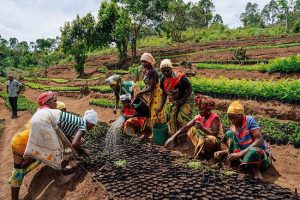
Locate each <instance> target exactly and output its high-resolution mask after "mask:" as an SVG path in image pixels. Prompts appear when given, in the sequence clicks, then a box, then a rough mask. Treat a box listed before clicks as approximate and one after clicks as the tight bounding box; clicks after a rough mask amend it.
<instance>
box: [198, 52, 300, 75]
mask: <svg viewBox="0 0 300 200" xmlns="http://www.w3.org/2000/svg"><path fill="white" fill-rule="evenodd" d="M196 68H198V69H225V70H244V71H260V72H269V73H276V72H282V73H300V56H290V57H287V58H277V59H274V60H271V61H270V62H269V64H259V65H253V66H249V65H248V66H247V65H221V64H205V63H199V64H197V66H196Z"/></svg>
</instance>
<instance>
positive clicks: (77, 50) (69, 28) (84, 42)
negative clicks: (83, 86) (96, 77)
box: [60, 13, 95, 77]
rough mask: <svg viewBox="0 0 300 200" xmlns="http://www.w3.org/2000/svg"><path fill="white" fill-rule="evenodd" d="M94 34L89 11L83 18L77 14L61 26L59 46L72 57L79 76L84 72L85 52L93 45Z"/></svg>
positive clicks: (93, 24)
mask: <svg viewBox="0 0 300 200" xmlns="http://www.w3.org/2000/svg"><path fill="white" fill-rule="evenodd" d="M94 36H95V20H94V17H93V16H92V14H91V13H88V14H87V15H86V16H85V17H83V18H80V17H79V16H78V15H77V17H76V19H75V20H73V21H72V22H71V23H70V22H66V23H65V25H64V27H62V28H61V41H60V45H61V48H62V50H63V51H64V52H65V53H67V54H70V55H72V56H73V57H74V59H75V62H76V64H75V69H76V71H77V72H78V74H79V76H80V77H81V76H82V75H83V74H84V63H85V59H86V58H87V55H86V54H87V52H88V51H89V50H90V49H91V48H92V47H93V42H94V40H93V39H94Z"/></svg>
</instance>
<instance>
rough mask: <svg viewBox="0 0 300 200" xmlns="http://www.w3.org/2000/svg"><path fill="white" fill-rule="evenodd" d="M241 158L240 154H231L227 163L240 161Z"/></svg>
mask: <svg viewBox="0 0 300 200" xmlns="http://www.w3.org/2000/svg"><path fill="white" fill-rule="evenodd" d="M240 157H242V156H241V154H240V153H231V154H229V155H228V157H227V161H228V162H231V161H233V160H238V159H239V158H240Z"/></svg>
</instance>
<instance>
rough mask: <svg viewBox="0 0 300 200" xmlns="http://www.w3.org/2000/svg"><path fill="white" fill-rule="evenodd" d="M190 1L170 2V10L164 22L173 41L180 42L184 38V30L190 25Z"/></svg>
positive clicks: (163, 25) (163, 26) (166, 30)
mask: <svg viewBox="0 0 300 200" xmlns="http://www.w3.org/2000/svg"><path fill="white" fill-rule="evenodd" d="M190 5H191V4H190V3H187V4H185V3H184V2H183V0H177V1H173V2H171V3H170V4H169V11H168V12H167V13H166V15H165V20H164V21H163V23H162V28H163V30H164V31H165V32H166V33H167V36H168V37H170V38H172V40H173V41H175V42H179V41H181V39H182V31H184V30H186V29H187V27H188V25H189V18H188V16H189V15H188V13H189V8H190Z"/></svg>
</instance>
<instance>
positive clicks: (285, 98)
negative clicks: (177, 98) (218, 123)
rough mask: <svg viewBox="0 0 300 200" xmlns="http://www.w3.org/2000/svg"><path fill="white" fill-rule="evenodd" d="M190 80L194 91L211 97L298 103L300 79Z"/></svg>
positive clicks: (299, 99)
mask: <svg viewBox="0 0 300 200" xmlns="http://www.w3.org/2000/svg"><path fill="white" fill-rule="evenodd" d="M190 81H191V83H192V85H193V90H194V91H195V92H197V93H201V94H207V95H209V96H213V97H219V98H241V99H253V100H278V101H282V102H284V103H300V80H289V79H283V80H279V81H276V82H275V81H272V80H269V81H249V80H238V79H234V80H230V79H228V78H224V77H220V78H218V79H213V78H206V77H195V78H191V79H190Z"/></svg>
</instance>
